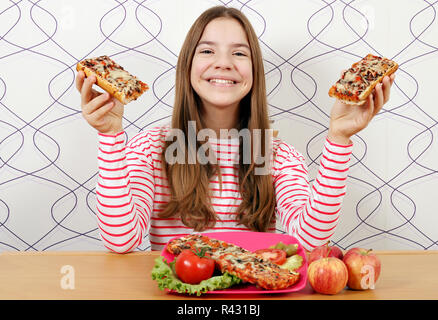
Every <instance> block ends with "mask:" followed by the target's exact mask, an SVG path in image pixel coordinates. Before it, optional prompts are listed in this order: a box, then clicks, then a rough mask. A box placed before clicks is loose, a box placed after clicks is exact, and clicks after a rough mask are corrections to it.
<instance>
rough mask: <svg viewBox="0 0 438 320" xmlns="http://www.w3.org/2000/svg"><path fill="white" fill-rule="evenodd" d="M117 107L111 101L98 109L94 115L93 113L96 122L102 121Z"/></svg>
mask: <svg viewBox="0 0 438 320" xmlns="http://www.w3.org/2000/svg"><path fill="white" fill-rule="evenodd" d="M114 106H115V103H114V101H110V102H108V103H106V104H104V105H103V106H101V107H100V108H98V109H97V110H96V111H95V112H94V113H93V117H94V118H95V119H96V120H100V119H101V118H102V117H103V116H105V114H107V113H108V112H109V111H110V110H111V109H112V108H113V107H114Z"/></svg>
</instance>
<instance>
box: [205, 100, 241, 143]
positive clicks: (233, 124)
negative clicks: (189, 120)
mask: <svg viewBox="0 0 438 320" xmlns="http://www.w3.org/2000/svg"><path fill="white" fill-rule="evenodd" d="M202 117H203V121H204V125H205V127H206V128H210V129H212V130H214V131H215V132H216V136H217V137H218V138H219V137H220V130H221V129H227V130H230V129H233V128H237V125H238V123H239V106H238V105H237V106H235V107H229V108H203V115H202Z"/></svg>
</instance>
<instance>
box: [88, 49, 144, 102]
mask: <svg viewBox="0 0 438 320" xmlns="http://www.w3.org/2000/svg"><path fill="white" fill-rule="evenodd" d="M81 63H82V64H83V65H84V66H85V67H87V68H89V69H91V70H92V71H93V72H95V73H96V74H98V75H99V76H100V77H102V78H104V79H105V80H107V81H108V82H109V83H111V84H112V85H113V86H115V87H117V89H118V91H120V92H122V93H123V94H124V96H125V98H126V99H127V100H130V98H132V97H135V96H139V95H140V94H142V93H143V92H144V91H146V90H148V89H149V87H148V85H147V84H146V83H144V82H142V81H140V80H139V79H137V77H135V76H133V75H131V74H130V73H129V72H127V71H126V70H124V69H123V67H122V66H120V65H119V64H117V63H116V62H114V61H113V60H112V59H110V58H109V57H108V56H100V57H97V58H90V59H85V60H83V61H82V62H81Z"/></svg>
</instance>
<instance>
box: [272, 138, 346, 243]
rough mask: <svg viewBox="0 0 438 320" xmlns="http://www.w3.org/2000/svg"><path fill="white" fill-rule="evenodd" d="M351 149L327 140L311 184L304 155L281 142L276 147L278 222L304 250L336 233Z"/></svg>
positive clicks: (275, 183)
mask: <svg viewBox="0 0 438 320" xmlns="http://www.w3.org/2000/svg"><path fill="white" fill-rule="evenodd" d="M352 149H353V145H352V144H351V145H347V146H343V145H337V144H334V143H332V142H330V141H329V140H328V139H326V141H325V144H324V149H323V152H322V156H321V161H320V164H319V170H318V173H317V175H316V178H315V180H314V182H313V183H312V184H310V183H309V177H308V171H307V166H306V164H305V159H304V158H303V156H302V155H301V154H300V153H299V152H297V151H296V150H295V149H293V147H291V146H290V145H288V144H286V143H283V142H282V143H280V144H279V146H278V148H277V155H276V158H275V162H274V187H275V191H276V200H277V219H279V221H280V222H281V224H282V226H283V228H284V230H285V231H286V232H287V233H288V234H290V235H292V236H294V237H296V238H297V239H298V240H299V241H300V242H301V244H302V245H303V246H304V248H305V249H307V250H312V249H313V248H315V247H317V246H320V245H323V244H325V243H326V242H327V241H329V240H330V238H331V237H332V235H333V234H334V232H335V228H336V226H337V223H338V218H339V212H340V210H341V206H342V201H343V198H344V196H345V193H346V180H347V175H348V169H349V160H350V156H351V153H352Z"/></svg>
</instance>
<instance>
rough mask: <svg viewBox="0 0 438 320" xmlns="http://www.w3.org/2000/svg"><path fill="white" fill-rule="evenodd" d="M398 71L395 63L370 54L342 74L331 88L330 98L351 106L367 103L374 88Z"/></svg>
mask: <svg viewBox="0 0 438 320" xmlns="http://www.w3.org/2000/svg"><path fill="white" fill-rule="evenodd" d="M397 69H398V64H397V63H396V62H395V61H392V60H389V59H387V58H383V57H379V56H374V55H372V54H368V55H367V56H366V57H365V58H363V59H362V60H360V61H358V62H355V63H354V64H353V65H352V66H351V68H350V69H348V70H346V71H344V72H343V73H342V76H341V78H340V79H339V80H338V81H337V82H336V83H335V84H334V85H333V86H332V87H331V88H330V90H329V93H328V94H329V96H330V97H334V98H336V99H339V100H341V101H342V102H343V103H346V104H351V105H361V104H363V103H365V101H366V100H367V98H368V96H369V95H370V94H371V92H372V91H373V89H374V87H375V86H376V85H377V84H378V83H379V82H382V81H383V78H384V77H385V76H390V75H391V74H393V73H394V72H395V71H397Z"/></svg>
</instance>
